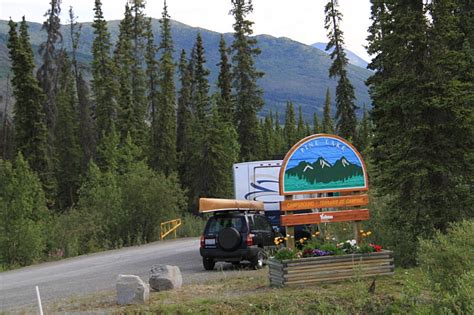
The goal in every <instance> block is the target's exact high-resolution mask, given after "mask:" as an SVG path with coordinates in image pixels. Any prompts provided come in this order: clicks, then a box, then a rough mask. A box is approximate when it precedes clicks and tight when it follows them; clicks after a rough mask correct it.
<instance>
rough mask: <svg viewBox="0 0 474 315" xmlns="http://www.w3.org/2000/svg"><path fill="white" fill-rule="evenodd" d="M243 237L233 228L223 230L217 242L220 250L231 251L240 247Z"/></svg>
mask: <svg viewBox="0 0 474 315" xmlns="http://www.w3.org/2000/svg"><path fill="white" fill-rule="evenodd" d="M241 239H242V237H241V236H240V233H239V231H237V229H236V228H233V227H227V228H225V229H222V230H221V231H220V232H219V234H218V235H217V241H218V242H219V246H220V248H222V249H223V250H226V251H231V250H234V249H236V248H237V247H239V245H240V242H241Z"/></svg>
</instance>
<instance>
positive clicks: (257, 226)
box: [199, 210, 277, 270]
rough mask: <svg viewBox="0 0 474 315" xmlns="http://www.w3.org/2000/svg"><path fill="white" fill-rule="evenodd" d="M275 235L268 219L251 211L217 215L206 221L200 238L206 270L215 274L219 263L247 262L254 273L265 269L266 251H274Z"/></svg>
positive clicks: (225, 212) (228, 212) (226, 212)
mask: <svg viewBox="0 0 474 315" xmlns="http://www.w3.org/2000/svg"><path fill="white" fill-rule="evenodd" d="M276 234H277V232H275V231H274V230H273V228H272V226H271V224H270V221H268V219H267V217H265V215H263V214H260V213H256V212H249V211H238V210H236V211H224V212H216V213H215V214H214V215H213V216H212V217H210V218H209V220H208V221H207V224H206V227H205V229H204V234H203V235H202V236H201V248H200V250H199V252H200V253H201V256H202V263H203V265H204V269H206V270H212V269H214V265H215V263H216V261H225V262H231V263H233V264H235V265H237V264H239V263H240V262H241V261H242V260H248V261H249V262H250V265H251V266H252V267H253V268H254V269H259V268H262V266H263V262H264V260H265V259H266V254H265V251H264V249H266V248H274V247H275V243H274V240H275V236H277V235H276Z"/></svg>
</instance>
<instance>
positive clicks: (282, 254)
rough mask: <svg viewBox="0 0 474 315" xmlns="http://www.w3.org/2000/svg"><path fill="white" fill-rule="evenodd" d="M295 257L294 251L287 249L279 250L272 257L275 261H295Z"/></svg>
mask: <svg viewBox="0 0 474 315" xmlns="http://www.w3.org/2000/svg"><path fill="white" fill-rule="evenodd" d="M296 257H297V256H296V251H294V250H291V249H289V248H287V247H283V248H280V249H279V250H278V251H277V252H276V253H275V256H274V258H275V259H277V260H286V259H295V258H296Z"/></svg>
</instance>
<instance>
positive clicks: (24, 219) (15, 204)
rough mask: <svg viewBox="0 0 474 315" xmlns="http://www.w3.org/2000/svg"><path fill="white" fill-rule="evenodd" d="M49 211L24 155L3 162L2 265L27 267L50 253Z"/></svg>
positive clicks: (0, 163)
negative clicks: (48, 242) (47, 226)
mask: <svg viewBox="0 0 474 315" xmlns="http://www.w3.org/2000/svg"><path fill="white" fill-rule="evenodd" d="M47 219H48V210H47V208H46V199H45V195H44V192H43V189H42V187H41V183H40V180H39V179H38V177H37V175H36V174H35V173H34V172H32V171H31V169H30V167H29V166H28V162H26V161H25V160H24V159H23V157H22V156H21V155H19V156H18V157H17V159H16V160H15V162H14V163H13V164H12V163H10V162H8V161H3V160H1V159H0V265H4V266H5V268H9V267H11V266H27V265H30V264H31V263H33V262H35V261H37V260H39V259H40V258H41V257H42V254H43V252H44V250H45V249H46V240H45V236H44V232H45V230H46V224H45V223H46V221H47Z"/></svg>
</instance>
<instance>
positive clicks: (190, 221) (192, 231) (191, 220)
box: [178, 213, 206, 237]
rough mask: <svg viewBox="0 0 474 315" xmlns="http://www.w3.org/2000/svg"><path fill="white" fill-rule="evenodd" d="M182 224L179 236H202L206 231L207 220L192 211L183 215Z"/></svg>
mask: <svg viewBox="0 0 474 315" xmlns="http://www.w3.org/2000/svg"><path fill="white" fill-rule="evenodd" d="M181 220H182V225H181V226H180V227H179V228H178V237H192V236H200V235H201V234H202V232H203V231H204V226H205V225H206V220H205V219H203V218H201V217H198V216H195V215H194V214H192V213H185V214H184V215H183V216H182V219H181Z"/></svg>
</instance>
